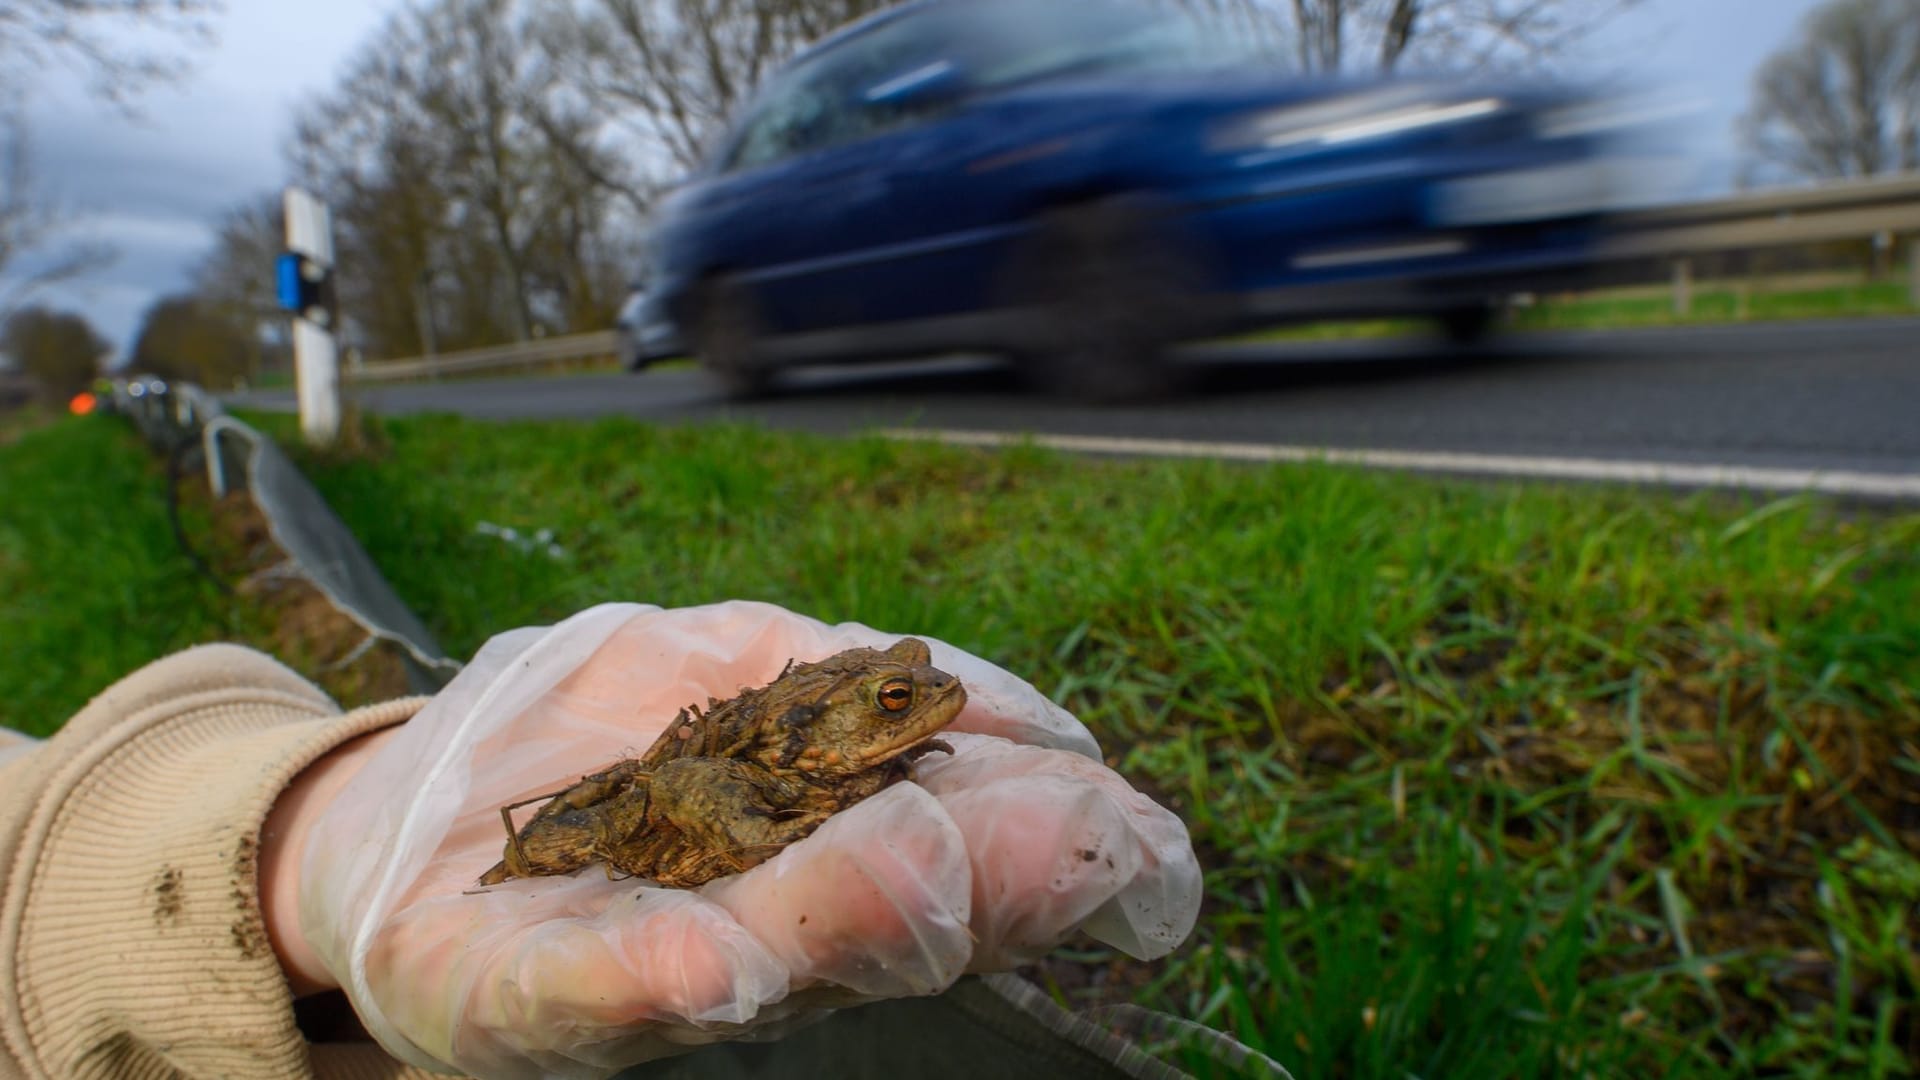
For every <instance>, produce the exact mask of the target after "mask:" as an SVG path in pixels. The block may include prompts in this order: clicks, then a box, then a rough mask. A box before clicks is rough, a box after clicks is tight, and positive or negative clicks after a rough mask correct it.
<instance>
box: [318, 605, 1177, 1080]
mask: <svg viewBox="0 0 1920 1080" xmlns="http://www.w3.org/2000/svg"><path fill="white" fill-rule="evenodd" d="M900 636H902V635H897V634H883V633H879V632H877V631H874V630H872V629H870V628H868V627H865V626H861V625H858V624H853V623H846V624H841V625H839V626H829V625H826V624H824V623H821V622H818V621H816V620H813V619H809V618H805V617H803V616H799V615H795V614H793V613H791V612H787V611H784V610H782V609H780V608H777V607H773V606H770V605H766V604H758V603H747V602H732V603H725V604H719V605H714V606H710V607H701V608H687V609H679V610H662V609H659V608H655V607H650V606H643V605H636V604H610V605H604V606H601V607H596V608H593V609H590V610H588V611H585V612H582V613H581V614H579V615H577V616H574V617H573V618H571V619H568V620H566V621H565V622H563V623H561V624H559V625H557V626H555V627H551V628H535V629H526V630H517V631H513V632H511V633H507V634H503V635H501V636H499V637H497V638H495V639H493V640H492V641H490V642H489V643H488V644H487V645H486V646H485V647H484V648H483V649H482V650H481V652H480V654H479V656H477V657H476V658H475V659H474V661H473V663H472V664H470V665H469V666H468V667H467V668H466V669H465V670H464V671H463V672H462V673H461V674H460V676H459V677H458V678H456V679H455V680H454V682H453V683H452V685H450V686H448V687H447V688H446V689H445V690H444V691H442V692H441V693H440V694H439V695H438V696H436V697H435V698H434V699H433V700H432V701H431V702H430V703H429V704H428V705H427V706H426V707H425V708H424V709H423V710H422V711H421V712H420V713H419V714H418V715H416V716H415V717H414V718H413V719H412V720H410V721H408V722H407V723H406V724H405V725H403V726H402V727H401V728H400V729H398V731H397V732H396V733H395V734H393V735H392V737H391V738H389V739H388V740H387V741H386V742H385V744H384V745H383V746H381V747H380V748H379V749H378V750H377V751H376V752H374V753H373V754H372V756H371V758H370V759H369V760H368V762H367V764H366V765H365V766H364V767H363V768H361V769H360V771H359V772H358V774H357V775H355V776H354V777H353V779H352V780H351V781H350V782H349V783H348V784H347V785H346V786H345V788H344V789H342V790H340V791H339V793H338V794H337V795H336V796H333V797H331V798H330V799H329V800H328V801H327V802H326V804H325V809H324V811H323V812H321V813H320V815H319V816H318V818H317V819H316V820H315V821H314V824H313V825H312V827H311V829H310V830H308V833H307V839H306V842H305V845H304V852H303V853H301V855H300V858H301V862H300V869H299V876H298V885H297V890H298V900H299V925H300V932H301V934H302V936H303V937H304V939H305V944H306V945H307V946H310V947H311V949H312V950H313V951H314V953H315V954H316V955H317V956H318V958H319V960H320V962H321V963H323V964H324V966H325V967H326V969H327V970H328V971H330V972H331V973H332V974H333V976H334V977H336V978H337V979H338V980H339V982H340V983H341V985H342V986H343V987H344V988H345V989H346V991H347V993H348V995H349V997H350V998H351V999H352V1001H353V1004H354V1006H355V1008H356V1009H357V1011H358V1012H359V1014H360V1016H361V1018H362V1020H363V1021H364V1022H365V1023H366V1025H367V1027H368V1029H369V1030H370V1031H371V1032H372V1033H373V1035H374V1036H375V1037H376V1038H377V1039H378V1040H379V1041H380V1042H381V1044H382V1045H383V1046H385V1047H386V1048H387V1049H388V1051H390V1052H392V1053H393V1054H395V1055H396V1056H399V1057H401V1058H403V1059H405V1060H407V1061H410V1062H413V1063H415V1064H419V1065H424V1066H428V1067H439V1068H443V1069H444V1068H449V1067H450V1068H454V1069H460V1070H463V1071H466V1072H469V1073H472V1074H474V1075H477V1076H486V1077H492V1076H501V1077H508V1076H533V1075H567V1076H590V1077H598V1076H605V1075H607V1074H610V1073H612V1072H614V1071H616V1070H618V1069H620V1068H623V1067H625V1066H627V1065H630V1064H633V1063H635V1062H638V1061H644V1060H647V1059H649V1058H654V1057H660V1056H663V1055H666V1054H671V1053H674V1052H677V1051H679V1050H683V1049H685V1048H687V1047H689V1046H691V1045H697V1044H701V1043H707V1042H712V1041H716V1040H721V1039H733V1038H767V1037H775V1036H777V1035H778V1034H780V1033H782V1032H784V1031H786V1030H790V1029H791V1028H792V1027H793V1026H795V1025H797V1024H799V1023H803V1022H805V1021H806V1020H807V1019H809V1018H810V1017H811V1016H814V1015H818V1014H819V1011H820V1010H821V1009H824V1008H832V1007H839V1006H843V1005H846V1004H850V1003H855V1002H859V1001H866V1000H872V999H876V998H883V997H891V996H899V995H910V994H930V993H936V992H938V991H940V990H942V989H944V988H945V987H947V986H948V985H950V984H951V983H952V982H953V981H954V980H955V979H957V978H958V977H959V976H960V975H961V974H963V973H965V972H969V971H972V972H984V971H998V970H1005V969H1008V968H1011V967H1013V966H1015V965H1016V964H1019V963H1022V962H1024V961H1026V960H1029V959H1031V958H1033V957H1036V956H1038V955H1040V954H1042V953H1044V952H1046V951H1047V950H1048V949H1050V948H1051V947H1053V946H1054V945H1056V944H1058V943H1060V942H1061V941H1063V940H1064V939H1065V938H1066V937H1067V936H1068V935H1069V934H1071V933H1072V932H1073V931H1074V930H1075V929H1077V928H1084V929H1085V930H1086V931H1087V932H1088V933H1090V934H1091V935H1093V936H1094V937H1096V938H1099V939H1100V940H1103V941H1105V942H1107V943H1109V944H1111V945H1113V946H1115V947H1116V948H1119V949H1121V950H1123V951H1125V952H1127V953H1128V954H1130V955H1132V956H1136V957H1139V958H1142V959H1152V958H1157V957H1160V956H1163V955H1165V954H1166V953H1168V952H1169V951H1171V950H1172V949H1173V948H1174V947H1175V946H1177V945H1178V944H1179V943H1180V942H1181V941H1182V940H1183V939H1184V938H1185V937H1186V935H1187V934H1188V932H1189V931H1190V930H1191V929H1192V927H1193V923H1194V920H1195V918H1196V916H1197V914H1198V910H1199V902H1200V873H1199V868H1198V865H1197V863H1196V860H1195V858H1194V854H1193V849H1192V847H1191V845H1190V843H1189V841H1188V838H1187V832H1186V829H1185V827H1184V826H1183V825H1182V824H1181V823H1180V821H1179V819H1178V818H1176V817H1175V816H1174V815H1172V814H1171V813H1169V812H1167V811H1166V810H1164V809H1162V808H1160V807H1159V806H1157V805H1156V804H1154V803H1153V802H1152V801H1151V800H1149V799H1147V798H1146V797H1145V796H1143V795H1141V794H1140V793H1138V792H1136V791H1134V790H1133V789H1132V788H1131V787H1129V786H1128V785H1127V783H1126V782H1125V781H1124V780H1122V779H1121V778H1120V777H1119V776H1118V775H1117V774H1116V773H1114V772H1113V771H1112V770H1110V769H1108V768H1106V766H1104V765H1103V764H1101V763H1100V761H1099V758H1098V748H1097V747H1096V745H1095V744H1094V741H1093V738H1092V736H1091V735H1089V734H1088V732H1087V730H1086V729H1085V728H1084V727H1083V726H1081V725H1080V723H1079V722H1078V721H1076V720H1075V719H1073V717H1072V716H1070V715H1069V714H1067V713H1066V712H1065V711H1064V710H1062V709H1060V708H1058V707H1057V706H1055V705H1053V704H1052V703H1051V702H1049V701H1048V700H1047V699H1046V698H1045V697H1044V696H1043V695H1041V694H1040V693H1039V692H1038V691H1037V690H1035V689H1034V688H1033V687H1032V686H1031V685H1029V684H1027V683H1026V682H1024V681H1022V680H1020V679H1018V678H1016V677H1014V676H1013V675H1011V674H1009V673H1007V672H1006V671H1004V670H1002V669H1000V668H998V667H995V666H994V665H992V664H989V663H987V662H985V661H983V660H980V659H979V658H977V657H974V656H971V655H968V654H967V653H964V652H961V651H959V650H957V649H954V648H953V647H951V646H948V645H945V644H943V643H941V642H939V641H935V640H932V639H924V638H923V640H927V641H928V644H929V645H931V646H932V650H933V663H934V665H935V666H936V667H938V668H940V669H942V670H944V671H946V672H948V673H950V674H953V675H956V676H958V677H959V678H960V680H961V681H962V682H963V683H964V684H965V687H966V690H967V695H968V703H967V706H966V708H965V710H964V711H963V712H962V713H961V714H960V716H959V717H958V718H957V719H956V720H955V722H954V723H953V724H952V725H951V726H950V727H949V728H948V729H947V731H946V732H945V733H943V735H942V738H943V739H944V740H945V741H947V742H948V743H950V744H951V745H952V747H953V750H954V753H953V754H952V755H951V756H948V755H944V754H939V753H934V754H931V755H929V756H926V757H924V758H921V759H920V760H919V761H918V762H917V763H916V764H915V766H914V768H915V778H916V782H914V783H899V784H895V785H893V786H891V787H889V788H887V789H885V790H883V791H882V792H880V793H879V794H877V795H875V796H873V797H871V798H869V799H867V800H865V801H864V802H861V803H859V804H857V805H855V806H853V807H851V808H849V809H846V810H843V811H841V812H840V813H837V814H835V815H834V816H833V817H832V818H830V819H829V820H828V821H827V822H826V823H825V824H824V825H822V826H821V827H820V829H819V830H818V831H817V832H815V833H814V834H813V835H811V836H809V837H807V838H806V839H804V840H801V841H800V842H798V843H796V844H794V845H792V846H790V847H788V848H786V849H785V850H783V851H782V852H781V853H780V854H778V855H777V856H775V857H774V858H773V859H771V860H770V861H768V862H766V863H763V864H761V865H759V866H756V867H754V868H753V869H751V870H749V871H747V872H746V873H743V874H739V875H735V876H732V877H727V878H722V879H719V880H717V881H713V882H710V883H708V884H707V885H705V886H702V887H701V888H699V889H695V890H682V889H663V888H653V887H643V886H642V884H641V883H639V882H636V881H631V880H627V881H613V880H609V878H608V877H607V875H606V874H605V873H604V872H603V871H602V870H601V868H600V867H598V866H592V867H589V868H587V869H585V870H583V871H580V872H579V873H576V874H574V875H571V876H566V877H538V878H528V879H518V880H513V881H509V882H506V883H505V884H502V885H497V886H494V887H492V888H488V889H485V890H481V891H475V879H476V878H477V877H478V876H479V875H480V874H481V873H482V872H483V871H485V870H486V869H487V868H488V867H490V866H492V865H493V864H494V863H495V862H496V861H498V860H499V859H500V857H501V851H502V847H503V845H504V843H505V840H506V833H505V830H504V828H503V826H502V824H501V821H500V813H499V808H500V807H501V806H502V805H505V804H507V803H513V802H518V801H521V800H524V799H528V798H531V797H533V796H536V795H540V794H543V793H547V792H552V791H555V790H557V789H560V788H565V787H567V786H568V785H570V784H571V783H573V782H574V781H576V780H577V779H579V777H580V776H581V775H583V774H585V773H588V772H592V771H596V770H599V769H602V768H605V767H606V766H607V765H608V764H610V763H611V762H613V761H614V760H616V759H619V758H623V757H637V756H639V755H640V754H641V753H642V752H644V751H645V750H646V748H647V747H648V746H649V745H651V744H652V742H653V740H654V738H655V736H656V735H657V734H658V733H659V732H660V731H662V730H663V729H664V728H665V726H666V724H667V723H668V722H669V721H670V720H672V719H673V717H674V715H675V713H676V712H677V710H679V709H680V708H681V707H682V706H684V705H687V704H690V703H696V702H698V703H704V702H705V701H706V699H707V698H708V697H709V696H712V697H719V698H727V697H731V696H733V695H734V694H735V693H737V692H738V690H739V689H740V688H741V687H743V686H760V685H764V684H766V683H767V682H769V681H771V680H772V679H773V678H775V677H776V676H777V675H778V674H779V673H780V670H781V668H782V666H783V665H784V664H786V662H787V661H788V660H789V659H790V658H796V657H797V658H799V659H800V660H802V661H807V660H815V659H819V658H822V657H825V656H828V655H831V654H833V653H836V652H839V651H841V650H843V649H846V648H850V647H853V646H856V645H875V646H882V647H884V646H886V645H889V644H892V643H893V642H894V641H895V640H897V639H898V638H899V637H900ZM531 812H532V807H528V808H527V809H526V810H524V811H522V816H521V817H520V818H518V819H517V820H519V821H522V822H524V820H525V815H526V814H528V813H531Z"/></svg>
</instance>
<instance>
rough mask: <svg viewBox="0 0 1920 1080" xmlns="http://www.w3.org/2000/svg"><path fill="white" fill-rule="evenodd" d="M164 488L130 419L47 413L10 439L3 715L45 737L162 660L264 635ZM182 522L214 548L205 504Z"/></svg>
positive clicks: (0, 476)
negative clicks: (221, 580)
mask: <svg viewBox="0 0 1920 1080" xmlns="http://www.w3.org/2000/svg"><path fill="white" fill-rule="evenodd" d="M166 488H167V484H166V474H165V469H164V468H163V466H162V465H161V464H159V463H157V462H156V460H155V459H154V456H153V454H152V453H151V452H149V451H148V449H147V448H146V446H145V445H144V444H143V443H142V442H141V441H140V439H139V438H138V437H137V436H136V435H135V434H134V432H133V430H132V428H131V427H129V426H128V424H127V423H126V422H125V421H124V420H119V419H114V418H109V417H87V418H84V419H62V420H58V421H51V422H47V421H45V418H43V422H42V423H41V424H38V425H35V426H33V427H32V428H31V429H29V430H26V431H24V432H23V433H21V434H20V435H19V437H18V438H17V439H13V440H12V441H11V442H9V441H8V440H6V439H0V643H4V648H5V655H6V659H5V661H4V663H0V722H4V723H5V724H6V725H7V726H9V727H13V728H17V729H19V730H22V731H26V732H29V733H31V734H36V735H44V734H47V733H49V732H51V731H53V730H55V729H56V728H58V727H59V726H60V724H61V723H63V722H64V721H65V720H66V718H67V717H68V716H69V715H71V714H72V713H73V712H75V711H76V710H78V709H79V707H80V706H82V705H84V704H86V702H87V700H88V699H89V698H91V697H92V696H93V695H94V694H97V693H99V692H100V691H101V690H104V689H106V687H107V686H108V685H109V684H110V683H112V682H113V681H114V680H115V679H117V678H119V677H120V676H122V675H125V674H127V673H128V672H130V671H132V670H133V669H134V668H137V667H139V666H140V665H142V664H144V663H146V662H148V661H150V660H154V659H157V658H159V657H161V656H164V655H166V654H167V653H169V652H173V651H175V650H178V649H183V648H186V647H187V646H189V645H194V644H199V643H203V642H208V641H220V640H224V639H227V638H233V637H243V638H251V637H256V636H257V635H258V634H259V633H260V630H261V627H260V626H259V624H258V621H257V619H256V618H255V617H254V616H253V615H252V614H251V613H249V612H248V611H247V610H246V609H245V608H243V607H241V606H238V605H232V604H231V602H230V601H229V600H228V598H227V597H226V596H225V595H224V594H223V593H221V592H220V590H219V589H218V587H217V586H215V585H214V584H213V583H212V582H211V581H209V580H208V579H206V578H205V577H202V576H200V575H199V574H198V573H197V572H196V571H195V570H194V568H193V564H192V562H191V561H190V560H189V558H188V556H187V555H186V554H185V553H183V552H182V551H181V549H180V548H179V546H178V545H177V544H176V543H175V541H174V536H173V530H172V526H171V525H170V524H169V522H168V516H167V501H166ZM182 524H183V527H184V530H185V531H186V533H187V534H188V535H189V536H190V537H193V538H195V540H196V541H198V542H201V543H204V542H205V540H206V538H207V515H206V512H205V508H204V505H200V506H195V505H188V506H187V507H185V508H184V513H183V515H182Z"/></svg>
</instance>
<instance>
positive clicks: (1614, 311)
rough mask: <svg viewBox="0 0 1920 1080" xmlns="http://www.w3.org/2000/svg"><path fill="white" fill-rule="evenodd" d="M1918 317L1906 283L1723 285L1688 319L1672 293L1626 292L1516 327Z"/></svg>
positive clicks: (1697, 293)
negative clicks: (1771, 286) (1677, 311)
mask: <svg viewBox="0 0 1920 1080" xmlns="http://www.w3.org/2000/svg"><path fill="white" fill-rule="evenodd" d="M1915 311H1916V309H1915V308H1914V306H1913V301H1912V299H1911V296H1910V294H1909V292H1908V288H1907V283H1906V282H1904V281H1886V282H1874V283H1867V284H1857V285H1828V286H1822V287H1816V288H1783V289H1769V288H1766V287H1764V286H1761V287H1749V286H1725V285H1721V286H1706V287H1699V288H1695V289H1694V291H1693V298H1692V303H1691V304H1690V306H1689V310H1688V312H1687V314H1685V315H1676V314H1674V311H1673V296H1672V293H1671V292H1670V291H1669V290H1666V289H1654V290H1647V289H1640V290H1630V289H1627V290H1618V291H1616V292H1614V293H1612V294H1608V293H1601V294H1597V295H1595V296H1592V297H1581V298H1578V299H1571V300H1564V301H1563V300H1554V299H1549V300H1546V301H1544V302H1542V303H1540V304H1537V305H1535V306H1533V307H1529V308H1523V309H1521V310H1519V311H1517V312H1515V314H1514V320H1513V323H1514V325H1515V326H1516V327H1518V328H1521V329H1527V330H1566V329H1581V330H1587V329H1605V328H1612V327H1625V326H1693V325H1704V324H1713V323H1737V322H1776V321H1787V320H1798V319H1830V318H1844V317H1850V316H1861V315H1911V314H1914V313H1915Z"/></svg>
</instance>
